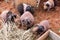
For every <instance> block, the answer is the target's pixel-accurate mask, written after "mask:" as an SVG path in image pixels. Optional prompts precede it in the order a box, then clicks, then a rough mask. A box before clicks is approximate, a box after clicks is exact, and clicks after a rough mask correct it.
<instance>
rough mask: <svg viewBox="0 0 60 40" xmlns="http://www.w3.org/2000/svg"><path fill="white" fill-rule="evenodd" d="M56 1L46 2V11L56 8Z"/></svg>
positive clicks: (49, 0)
mask: <svg viewBox="0 0 60 40" xmlns="http://www.w3.org/2000/svg"><path fill="white" fill-rule="evenodd" d="M54 2H55V1H54V0H48V1H47V2H44V10H48V11H49V10H50V9H51V8H54V7H55V3H54Z"/></svg>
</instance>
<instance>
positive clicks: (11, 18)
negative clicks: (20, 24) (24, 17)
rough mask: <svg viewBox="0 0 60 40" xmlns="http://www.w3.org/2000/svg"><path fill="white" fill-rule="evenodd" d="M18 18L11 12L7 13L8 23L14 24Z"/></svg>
mask: <svg viewBox="0 0 60 40" xmlns="http://www.w3.org/2000/svg"><path fill="white" fill-rule="evenodd" d="M15 18H16V15H14V14H13V13H12V12H11V11H9V12H8V13H7V21H12V22H14V19H15Z"/></svg>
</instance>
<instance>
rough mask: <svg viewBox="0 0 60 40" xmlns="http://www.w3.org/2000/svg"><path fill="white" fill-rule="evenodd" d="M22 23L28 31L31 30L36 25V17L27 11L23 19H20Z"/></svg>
mask: <svg viewBox="0 0 60 40" xmlns="http://www.w3.org/2000/svg"><path fill="white" fill-rule="evenodd" d="M20 22H21V25H22V26H23V27H24V28H26V27H27V29H29V28H31V27H32V26H33V24H34V17H33V15H32V14H31V13H30V12H29V11H26V12H25V13H24V14H23V15H22V16H21V17H20Z"/></svg>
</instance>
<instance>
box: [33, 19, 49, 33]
mask: <svg viewBox="0 0 60 40" xmlns="http://www.w3.org/2000/svg"><path fill="white" fill-rule="evenodd" d="M48 29H49V22H48V20H44V21H41V22H40V23H39V24H36V25H35V27H34V28H33V29H32V31H33V32H36V33H37V34H42V33H44V32H45V31H47V30H48Z"/></svg>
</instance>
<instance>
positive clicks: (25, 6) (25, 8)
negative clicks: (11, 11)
mask: <svg viewBox="0 0 60 40" xmlns="http://www.w3.org/2000/svg"><path fill="white" fill-rule="evenodd" d="M17 10H18V12H19V13H20V14H21V15H22V14H23V13H24V12H26V11H29V12H31V13H32V14H33V13H34V9H33V7H32V6H30V5H28V4H25V3H23V4H20V5H18V7H17Z"/></svg>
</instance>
